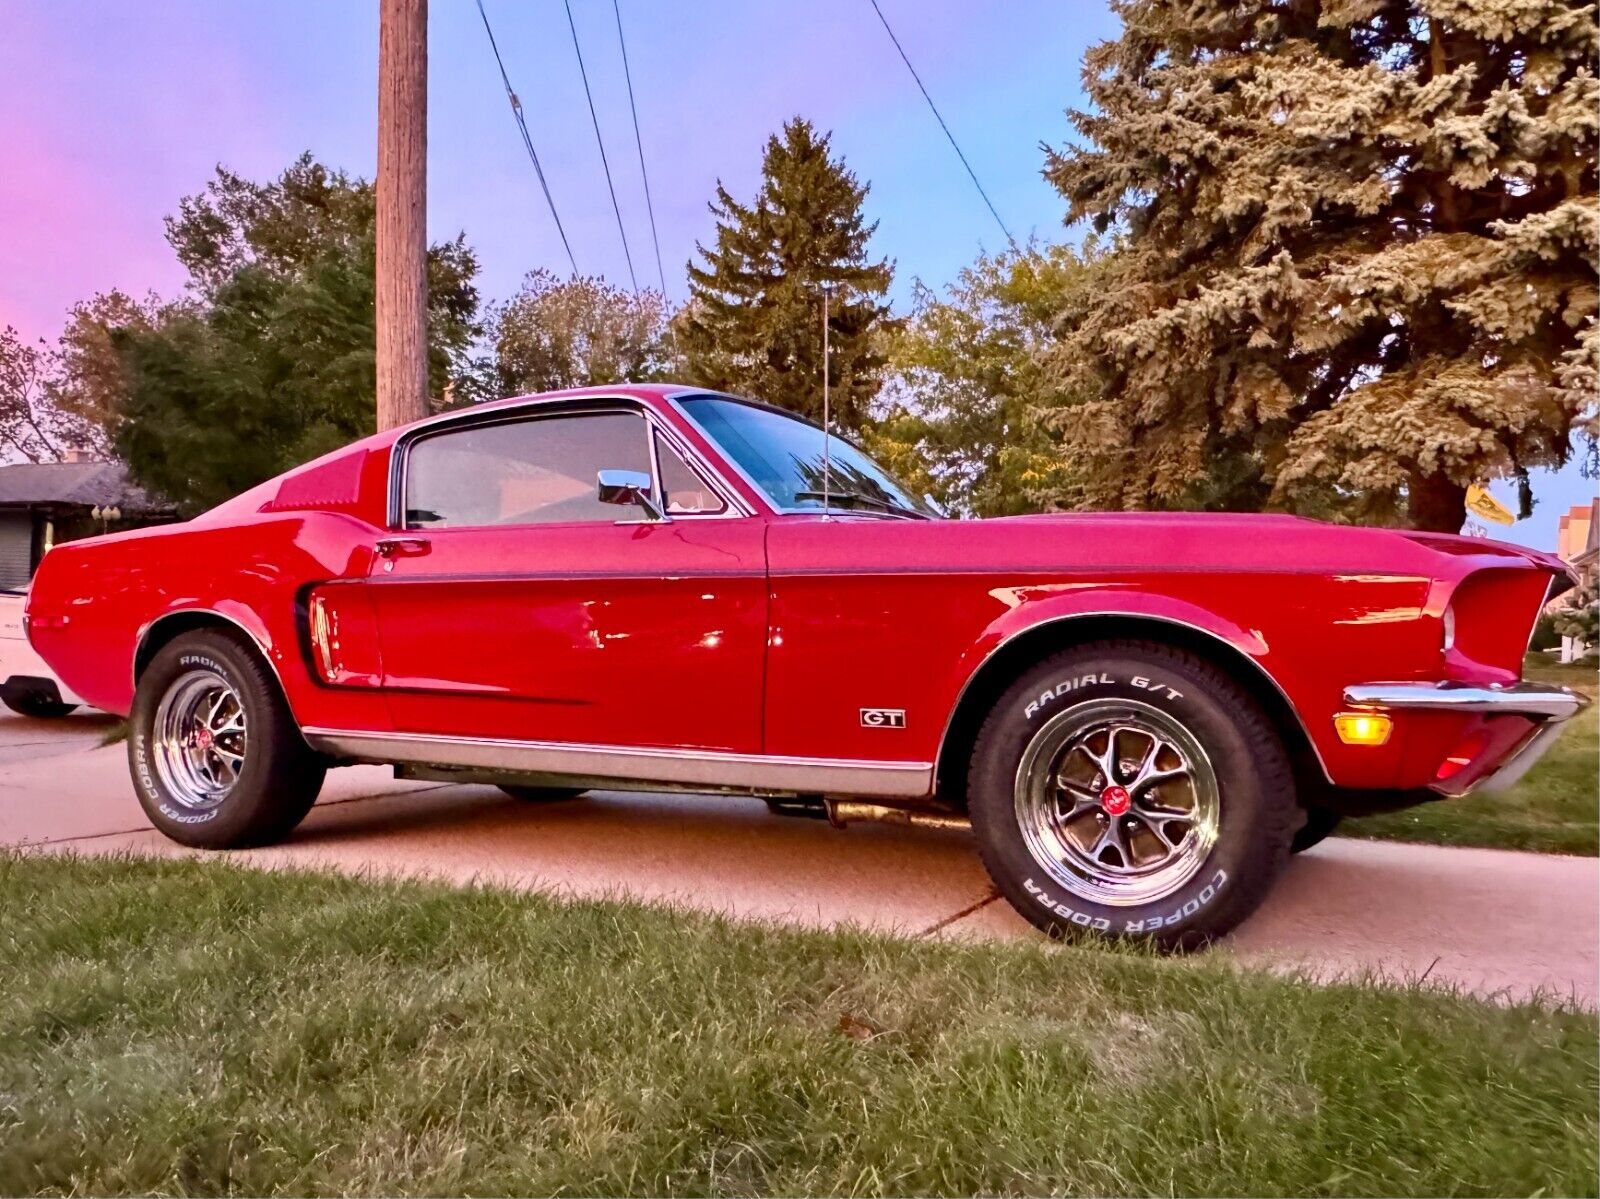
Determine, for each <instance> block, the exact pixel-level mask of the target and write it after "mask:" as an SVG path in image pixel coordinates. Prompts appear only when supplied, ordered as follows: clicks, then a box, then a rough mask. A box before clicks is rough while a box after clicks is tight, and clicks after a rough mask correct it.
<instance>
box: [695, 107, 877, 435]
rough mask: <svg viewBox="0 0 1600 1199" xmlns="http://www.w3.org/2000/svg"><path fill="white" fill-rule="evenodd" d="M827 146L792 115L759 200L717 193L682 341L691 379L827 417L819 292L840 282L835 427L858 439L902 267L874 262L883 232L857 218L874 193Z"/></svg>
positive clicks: (767, 164) (775, 141)
mask: <svg viewBox="0 0 1600 1199" xmlns="http://www.w3.org/2000/svg"><path fill="white" fill-rule="evenodd" d="M828 147H829V139H828V138H827V137H826V136H819V135H818V134H817V132H816V130H815V129H813V128H812V126H811V124H810V122H809V121H805V120H801V119H799V118H796V119H794V120H792V121H790V122H788V123H787V124H786V125H784V127H783V133H782V136H777V135H774V136H773V137H770V138H768V139H767V146H766V151H765V153H764V154H763V156H762V160H761V171H762V183H761V190H760V191H759V192H758V193H757V195H756V198H755V200H754V201H752V202H751V203H750V204H748V205H746V204H741V203H739V202H738V201H737V200H735V199H734V198H733V197H732V196H731V195H730V194H729V193H728V190H727V189H726V188H724V187H723V186H722V185H721V184H720V183H719V184H718V185H717V199H716V202H715V203H713V204H712V205H711V211H712V213H713V214H714V215H715V216H716V218H717V237H716V242H715V244H714V245H713V246H712V247H711V248H709V249H708V248H707V247H705V246H700V247H698V248H699V250H700V254H701V256H702V258H703V260H704V262H703V265H698V266H697V265H695V264H693V263H691V264H690V265H689V294H690V300H689V304H688V306H687V308H686V309H685V310H684V312H683V314H682V316H681V318H680V321H679V342H680V345H681V349H682V351H683V353H684V355H685V357H686V359H687V366H688V370H689V374H690V376H691V378H692V379H693V381H694V382H696V383H699V384H700V385H702V386H705V387H712V388H716V389H718V390H720V391H729V392H734V393H736V394H742V395H749V396H753V397H755V398H757V399H762V400H766V401H767V402H768V403H771V404H777V405H780V406H781V407H784V408H788V409H790V410H791V411H794V412H799V413H803V414H804V415H806V416H809V417H812V418H813V419H820V418H821V416H822V368H821V363H822V289H823V287H824V285H832V287H833V297H832V300H831V301H830V316H829V326H830V329H831V334H830V337H831V341H832V356H833V364H832V374H831V375H830V380H831V387H832V396H831V401H832V407H833V419H834V421H835V422H836V423H837V425H838V426H839V427H840V428H841V429H843V430H845V431H846V432H854V431H855V430H857V429H859V428H860V427H861V424H862V421H863V419H864V418H865V416H866V414H867V405H868V403H869V401H871V399H872V398H873V396H875V395H876V394H877V393H878V388H879V386H880V385H881V384H882V378H883V366H884V359H883V354H882V348H881V346H880V344H879V340H880V338H879V333H880V330H881V329H883V328H884V326H885V325H886V323H887V317H888V312H889V309H888V306H887V305H886V304H884V303H882V297H883V296H884V295H885V293H887V291H888V289H889V282H890V280H891V279H892V278H893V276H894V268H893V266H892V265H891V264H890V263H889V262H888V261H887V260H886V259H885V260H880V261H878V262H871V261H869V260H868V256H867V242H868V240H869V239H870V238H871V236H872V231H873V230H874V229H875V228H877V226H876V225H875V224H872V225H868V224H865V223H864V222H863V220H862V216H861V202H862V200H863V199H864V198H865V197H866V194H867V185H866V184H864V183H861V182H859V181H858V180H857V179H856V177H855V175H854V174H853V173H852V172H850V171H849V170H847V169H846V168H845V166H844V163H843V162H842V161H841V160H839V159H835V158H831V157H830V156H829V153H828Z"/></svg>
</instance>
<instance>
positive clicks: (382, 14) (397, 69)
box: [376, 0, 428, 429]
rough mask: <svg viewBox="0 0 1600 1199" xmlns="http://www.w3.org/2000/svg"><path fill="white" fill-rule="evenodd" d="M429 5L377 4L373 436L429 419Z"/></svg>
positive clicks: (383, 0) (397, 0) (423, 1)
mask: <svg viewBox="0 0 1600 1199" xmlns="http://www.w3.org/2000/svg"><path fill="white" fill-rule="evenodd" d="M427 159H428V0H380V7H379V24H378V187H377V191H378V194H377V208H378V214H377V215H378V224H377V254H378V264H377V265H378V272H377V294H376V299H377V326H378V329H377V332H378V344H377V353H378V428H380V429H392V428H394V427H395V426H396V425H403V424H407V423H408V422H410V421H414V420H421V419H422V418H423V417H424V416H427V415H428V261H427V255H428V231H427V206H428V168H427Z"/></svg>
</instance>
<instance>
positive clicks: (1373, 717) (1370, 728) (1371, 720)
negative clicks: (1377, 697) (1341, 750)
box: [1333, 712, 1394, 745]
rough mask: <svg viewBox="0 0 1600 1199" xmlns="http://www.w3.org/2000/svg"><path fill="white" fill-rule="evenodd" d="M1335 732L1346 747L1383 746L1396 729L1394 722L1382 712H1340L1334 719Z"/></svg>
mask: <svg viewBox="0 0 1600 1199" xmlns="http://www.w3.org/2000/svg"><path fill="white" fill-rule="evenodd" d="M1333 727H1334V730H1335V731H1336V732H1337V733H1338V734H1339V740H1341V741H1343V742H1344V743H1345V744H1346V745H1382V744H1383V743H1384V742H1385V741H1387V740H1388V739H1389V733H1390V732H1391V731H1393V729H1394V721H1392V720H1390V719H1389V718H1388V717H1387V716H1385V715H1384V714H1383V713H1382V712H1340V713H1339V714H1338V715H1337V716H1335V717H1334V718H1333Z"/></svg>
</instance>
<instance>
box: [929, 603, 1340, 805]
mask: <svg viewBox="0 0 1600 1199" xmlns="http://www.w3.org/2000/svg"><path fill="white" fill-rule="evenodd" d="M1107 617H1109V618H1113V619H1118V620H1135V621H1150V622H1153V623H1155V624H1170V625H1177V626H1178V627H1179V628H1184V629H1189V630H1191V631H1193V632H1196V633H1200V634H1202V635H1203V636H1205V637H1206V638H1207V639H1209V640H1211V641H1214V642H1215V643H1216V644H1218V645H1220V646H1222V647H1223V648H1225V649H1227V650H1229V651H1231V652H1232V653H1233V654H1235V655H1236V656H1237V657H1239V658H1241V659H1243V660H1244V661H1246V662H1248V663H1249V664H1250V666H1251V667H1252V668H1253V669H1254V670H1255V672H1256V674H1257V675H1258V676H1259V677H1260V678H1262V679H1264V680H1265V681H1266V682H1267V683H1268V684H1269V685H1270V686H1271V687H1272V689H1273V690H1274V691H1276V692H1277V693H1278V698H1280V699H1281V700H1283V703H1284V706H1285V707H1286V708H1288V710H1289V714H1290V715H1291V716H1293V717H1294V722H1295V723H1296V724H1297V725H1299V726H1300V732H1301V734H1302V735H1304V737H1305V739H1306V744H1307V745H1309V746H1310V747H1311V756H1312V757H1313V758H1315V759H1316V760H1317V769H1319V770H1321V771H1322V777H1323V778H1324V779H1326V780H1327V781H1328V782H1329V784H1332V783H1333V776H1332V775H1331V774H1329V773H1328V764H1327V763H1326V762H1324V761H1323V760H1322V751H1321V750H1319V749H1318V748H1317V743H1316V740H1315V739H1314V738H1313V737H1312V736H1311V730H1310V729H1308V728H1307V727H1306V722H1305V718H1304V717H1302V716H1301V715H1300V709H1299V708H1297V707H1295V705H1294V701H1293V700H1291V699H1290V698H1289V693H1288V692H1287V691H1285V690H1284V689H1283V687H1282V685H1281V684H1279V682H1278V680H1277V679H1275V678H1273V677H1272V675H1271V674H1270V673H1269V672H1268V671H1267V668H1266V667H1264V666H1262V665H1261V664H1260V663H1259V662H1257V661H1256V660H1255V659H1254V658H1252V657H1251V656H1250V655H1249V654H1247V653H1245V652H1244V651H1243V650H1241V649H1240V648H1239V647H1238V646H1237V645H1234V644H1233V643H1232V642H1231V641H1229V640H1228V639H1227V638H1226V637H1221V636H1219V635H1217V634H1216V633H1213V632H1212V631H1211V630H1210V629H1207V628H1202V627H1201V626H1200V625H1197V624H1191V623H1189V622H1188V621H1187V620H1178V619H1177V618H1176V617H1172V616H1151V615H1150V614H1148V613H1145V612H1118V611H1115V610H1110V609H1108V610H1106V611H1102V612H1073V613H1071V614H1070V615H1067V616H1054V617H1051V618H1050V619H1049V620H1041V621H1039V622H1038V623H1037V624H1031V625H1028V626H1027V627H1026V628H1021V629H1018V630H1017V631H1016V632H1014V633H1012V634H1011V635H1010V636H1008V637H1007V638H1006V639H1005V640H1003V641H1002V642H1000V644H999V645H997V646H995V647H994V648H993V649H992V650H990V651H989V652H988V653H987V654H985V655H984V659H983V661H982V662H979V663H978V665H977V667H976V668H975V669H974V670H973V671H972V673H971V674H969V675H968V676H967V681H966V682H964V683H962V684H961V690H960V691H958V692H957V693H956V702H955V703H954V704H952V705H951V706H950V714H949V715H948V716H946V717H945V722H944V732H942V733H941V734H940V735H939V750H938V758H937V760H936V761H935V763H934V768H935V773H934V777H935V778H937V777H938V767H939V765H940V764H941V763H942V762H943V760H944V750H945V745H946V744H947V743H948V742H949V740H950V729H951V728H952V726H954V724H955V719H956V713H957V712H959V711H961V704H962V702H963V701H964V700H965V699H966V698H967V692H968V691H969V690H971V688H972V683H973V680H975V679H976V678H977V677H978V676H979V675H980V674H982V673H983V672H984V669H985V668H986V667H987V666H988V665H989V663H990V662H992V661H994V658H995V655H996V654H998V653H999V652H1000V651H1001V650H1003V649H1005V648H1006V647H1007V646H1008V645H1010V644H1011V643H1012V642H1013V641H1015V640H1016V639H1017V638H1018V637H1025V636H1027V635H1028V634H1030V633H1035V632H1037V631H1039V630H1040V629H1044V628H1049V627H1050V626H1051V625H1058V624H1065V623H1066V622H1068V621H1073V620H1095V619H1104V618H1107Z"/></svg>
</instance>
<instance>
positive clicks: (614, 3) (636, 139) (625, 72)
mask: <svg viewBox="0 0 1600 1199" xmlns="http://www.w3.org/2000/svg"><path fill="white" fill-rule="evenodd" d="M611 11H612V12H614V13H616V14H617V45H618V46H620V47H622V76H623V78H624V79H626V80H627V81H628V108H629V109H630V110H631V111H632V113H633V144H634V145H635V146H637V147H638V148H639V174H640V175H641V176H643V178H644V209H645V211H646V212H648V213H649V214H650V242H651V244H652V245H653V246H654V247H655V251H656V278H658V279H659V280H660V281H661V295H662V298H663V299H665V298H666V294H667V273H666V272H665V271H664V270H662V269H661V239H660V238H659V237H657V236H656V209H655V205H654V204H652V203H651V202H650V172H649V171H648V170H646V169H645V165H644V139H643V138H642V137H640V136H639V107H638V105H636V104H635V103H634V102H633V72H632V71H630V70H629V69H628V43H627V42H626V41H625V40H624V39H623V36H622V7H621V5H620V4H619V3H618V0H611Z"/></svg>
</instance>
